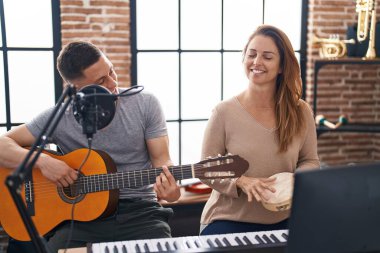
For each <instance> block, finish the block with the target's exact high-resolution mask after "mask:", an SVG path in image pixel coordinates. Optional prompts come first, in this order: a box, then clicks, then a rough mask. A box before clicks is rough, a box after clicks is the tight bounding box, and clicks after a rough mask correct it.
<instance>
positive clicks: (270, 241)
mask: <svg viewBox="0 0 380 253" xmlns="http://www.w3.org/2000/svg"><path fill="white" fill-rule="evenodd" d="M261 238H263V239H264V240H265V242H266V243H269V244H270V243H274V241H272V240H271V239H270V238H269V237H268V235H266V234H263V235H261Z"/></svg>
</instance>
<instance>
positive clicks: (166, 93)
mask: <svg viewBox="0 0 380 253" xmlns="http://www.w3.org/2000/svg"><path fill="white" fill-rule="evenodd" d="M137 57H138V59H137V63H138V65H137V68H138V70H139V71H138V85H143V86H144V87H145V90H146V91H149V92H152V93H153V94H155V95H156V96H157V98H158V99H159V100H160V102H161V104H162V107H163V109H164V112H165V116H166V119H167V120H169V119H178V107H179V100H178V96H179V91H178V90H179V86H178V80H179V79H178V78H179V77H178V75H179V72H178V54H177V53H138V54H137Z"/></svg>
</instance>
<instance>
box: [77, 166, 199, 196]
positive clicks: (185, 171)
mask: <svg viewBox="0 0 380 253" xmlns="http://www.w3.org/2000/svg"><path fill="white" fill-rule="evenodd" d="M169 171H170V173H171V174H172V175H173V176H174V178H175V179H176V180H182V179H188V178H193V177H194V174H193V170H192V165H183V166H171V167H169ZM161 172H163V169H162V168H154V169H147V170H134V171H126V172H117V173H112V174H99V175H89V176H81V177H80V178H79V179H78V180H77V182H75V183H74V184H73V185H72V186H71V187H73V189H72V191H75V192H76V193H79V194H85V193H90V192H99V191H108V190H114V189H123V188H139V187H142V186H146V185H150V184H154V183H155V182H156V177H157V176H158V175H160V174H161Z"/></svg>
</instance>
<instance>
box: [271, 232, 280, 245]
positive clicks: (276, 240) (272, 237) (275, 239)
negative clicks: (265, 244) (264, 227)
mask: <svg viewBox="0 0 380 253" xmlns="http://www.w3.org/2000/svg"><path fill="white" fill-rule="evenodd" d="M269 237H270V238H271V239H272V240H273V241H274V242H275V243H279V242H280V240H279V239H278V238H277V236H276V235H275V234H272V233H271V234H270V235H269Z"/></svg>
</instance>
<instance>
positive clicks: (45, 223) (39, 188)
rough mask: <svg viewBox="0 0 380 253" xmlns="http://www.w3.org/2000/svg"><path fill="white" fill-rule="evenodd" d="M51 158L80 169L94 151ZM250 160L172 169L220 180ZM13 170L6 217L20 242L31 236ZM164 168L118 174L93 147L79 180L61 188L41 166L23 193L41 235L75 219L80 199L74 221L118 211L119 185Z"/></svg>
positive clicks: (134, 183)
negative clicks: (14, 190) (17, 202)
mask: <svg viewBox="0 0 380 253" xmlns="http://www.w3.org/2000/svg"><path fill="white" fill-rule="evenodd" d="M45 153H48V154H49V155H50V156H52V157H54V158H57V159H59V160H62V161H64V162H66V163H67V164H68V165H69V166H70V167H72V168H77V169H78V168H79V166H80V165H81V163H82V162H83V160H84V159H85V157H86V155H87V153H88V149H85V148H84V149H77V150H75V151H73V152H70V153H68V154H66V155H62V156H61V155H57V154H52V153H49V152H45ZM247 169H248V162H247V161H246V160H244V159H243V158H241V157H239V156H237V155H226V156H221V157H216V158H211V159H207V160H203V161H201V162H199V163H196V164H190V165H181V166H171V167H169V171H170V172H171V173H172V174H173V176H174V178H175V179H176V180H181V179H188V178H200V179H215V178H234V177H239V176H241V175H242V174H243V173H244V172H245V171H246V170H247ZM12 171H13V170H11V169H7V168H0V182H1V183H0V221H1V224H2V226H3V228H4V230H5V231H6V232H7V234H8V235H9V236H11V237H12V238H14V239H17V240H20V241H28V240H30V237H29V234H28V233H27V230H26V229H25V226H24V223H23V222H22V219H21V217H20V215H19V213H18V211H17V208H16V206H15V204H14V202H13V199H12V198H11V195H10V193H9V191H8V188H7V187H6V186H5V183H3V182H5V179H6V177H7V176H8V175H9V174H10V173H12ZM161 172H162V168H155V169H154V168H152V169H147V170H135V171H126V172H117V170H116V166H115V164H114V162H113V160H112V159H111V157H110V156H109V155H107V154H106V153H105V152H102V151H98V150H92V151H91V152H90V155H89V157H88V159H87V161H86V162H85V164H84V165H83V167H82V169H81V173H80V175H79V177H78V179H77V180H76V181H75V182H74V183H73V184H72V185H70V186H68V187H57V186H56V185H55V184H53V183H52V182H51V181H49V180H47V179H46V178H45V177H44V176H43V175H42V174H41V172H40V170H39V169H33V170H32V173H31V177H30V178H28V179H27V180H25V182H24V184H23V186H22V189H21V196H22V198H23V200H24V201H25V205H26V207H27V210H28V212H29V214H30V215H31V217H32V220H33V222H34V224H35V226H36V228H37V230H38V232H39V234H40V235H46V233H48V232H49V231H51V230H52V229H53V228H54V227H56V226H57V225H58V224H60V223H61V222H63V221H65V220H70V219H71V211H72V204H73V203H74V202H75V203H76V204H75V213H74V220H77V221H91V220H94V219H96V218H99V217H105V216H107V215H110V214H112V213H113V212H114V211H115V210H116V206H117V202H118V196H119V189H122V188H136V187H141V186H144V185H150V184H153V183H155V182H156V177H157V176H158V175H159V174H160V173H161Z"/></svg>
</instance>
